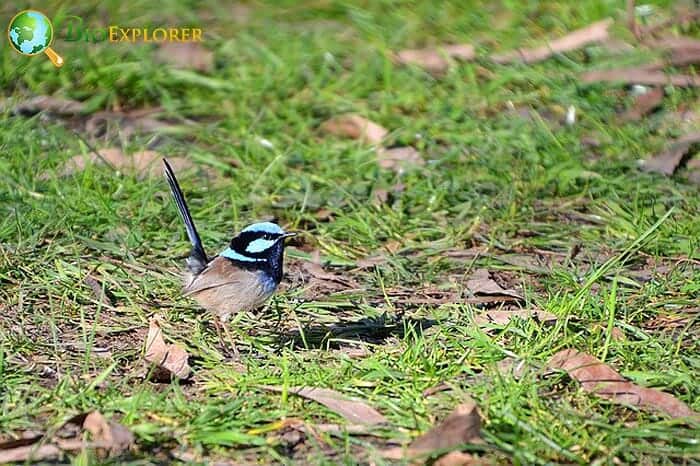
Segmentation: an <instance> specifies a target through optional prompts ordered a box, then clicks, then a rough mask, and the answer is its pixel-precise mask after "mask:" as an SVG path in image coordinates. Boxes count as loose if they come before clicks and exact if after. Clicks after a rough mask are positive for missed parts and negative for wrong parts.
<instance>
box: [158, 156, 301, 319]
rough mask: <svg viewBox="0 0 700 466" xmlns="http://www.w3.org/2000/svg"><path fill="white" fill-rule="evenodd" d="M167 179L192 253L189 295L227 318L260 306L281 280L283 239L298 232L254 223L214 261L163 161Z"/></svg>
mask: <svg viewBox="0 0 700 466" xmlns="http://www.w3.org/2000/svg"><path fill="white" fill-rule="evenodd" d="M163 164H164V166H165V177H166V178H167V179H168V184H170V190H171V191H172V193H173V197H174V198H175V203H176V204H177V208H178V210H179V211H180V216H181V217H182V220H183V221H184V222H185V229H186V230H187V236H188V237H189V239H190V243H192V251H191V252H190V255H189V257H188V258H187V262H186V266H187V272H186V273H185V287H184V291H185V295H186V296H192V297H193V298H195V299H196V300H197V302H198V303H199V304H200V305H201V306H202V307H203V308H204V309H206V310H208V311H210V312H212V313H214V314H216V315H217V316H218V317H219V318H220V319H221V321H222V322H226V320H228V318H229V317H231V316H232V315H234V314H236V313H238V312H245V311H249V310H252V309H255V308H258V307H260V306H261V305H262V304H263V303H264V302H265V301H267V299H268V298H269V297H270V296H272V294H273V293H274V292H275V290H276V289H277V285H279V283H280V281H281V280H282V274H283V270H282V264H283V260H284V240H285V238H289V237H290V236H294V235H295V234H296V233H291V232H285V231H284V230H283V229H282V228H281V227H280V226H279V225H277V224H276V223H272V222H261V223H254V224H252V225H249V226H247V227H245V228H244V229H243V230H241V232H240V233H238V235H236V236H234V237H233V239H232V240H231V243H230V244H229V246H228V248H226V249H225V250H224V251H223V252H221V253H220V254H219V255H218V256H215V257H214V258H212V259H210V258H209V257H208V256H207V254H206V252H204V247H203V246H202V241H201V239H200V238H199V234H198V233H197V229H196V228H195V226H194V221H193V220H192V216H191V215H190V211H189V209H188V208H187V203H186V202H185V196H184V195H183V194H182V190H181V189H180V185H179V184H178V182H177V179H176V178H175V173H173V169H172V168H171V167H170V164H169V163H168V161H167V160H165V159H163Z"/></svg>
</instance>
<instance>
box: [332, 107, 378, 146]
mask: <svg viewBox="0 0 700 466" xmlns="http://www.w3.org/2000/svg"><path fill="white" fill-rule="evenodd" d="M320 129H321V130H322V131H324V132H326V133H328V134H332V135H334V136H343V137H347V138H351V139H359V140H361V141H364V142H367V143H369V144H379V143H381V142H382V140H383V139H384V138H385V137H386V135H387V134H389V131H388V130H387V129H385V128H384V127H382V126H380V125H378V124H376V123H374V122H372V121H370V120H368V119H366V118H363V117H361V116H360V115H355V114H351V113H349V114H346V115H339V116H336V117H333V118H331V119H329V120H326V121H325V122H323V123H322V124H321V126H320Z"/></svg>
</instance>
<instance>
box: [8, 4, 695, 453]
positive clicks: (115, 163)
mask: <svg viewBox="0 0 700 466" xmlns="http://www.w3.org/2000/svg"><path fill="white" fill-rule="evenodd" d="M47 3H48V5H47V6H43V10H42V11H44V12H45V13H46V14H47V15H48V16H49V17H51V18H52V19H53V20H54V22H58V21H59V19H60V18H66V17H67V16H69V15H77V16H80V17H82V18H83V20H84V24H85V25H89V26H90V27H92V28H98V27H101V28H105V27H107V26H108V25H111V24H117V25H120V26H130V27H142V26H143V27H145V26H147V25H167V26H189V27H200V28H202V29H203V31H204V38H205V41H204V43H203V46H204V47H205V49H206V51H209V52H213V56H211V55H207V54H206V53H205V51H202V50H200V51H199V53H198V54H197V55H196V56H194V57H190V58H187V59H185V61H186V63H185V65H184V66H181V67H176V66H175V65H172V64H168V63H163V61H167V60H168V58H169V57H167V55H168V54H167V53H163V51H162V50H158V47H157V46H156V45H154V44H141V43H137V44H127V43H109V42H99V43H91V42H85V41H81V42H71V41H66V40H64V39H65V38H64V37H62V36H61V35H60V28H59V27H56V29H57V30H58V32H57V38H56V40H55V43H54V45H53V48H54V50H56V52H58V53H60V54H61V55H62V56H63V57H64V59H65V60H66V64H65V65H64V66H63V67H62V68H60V69H56V68H54V67H53V65H52V64H51V63H50V62H49V60H48V59H47V58H46V57H45V56H43V55H40V56H36V57H25V56H21V55H19V54H17V53H16V52H15V51H13V50H11V49H10V47H9V46H7V45H8V44H7V40H6V39H5V40H3V47H2V50H1V51H0V67H1V71H0V86H1V88H2V97H1V99H2V103H1V105H0V107H1V110H2V116H1V117H0V118H2V123H1V124H0V458H2V454H3V451H4V450H5V451H6V450H8V449H9V448H10V447H11V446H12V445H11V444H9V443H8V442H10V441H13V440H17V439H24V440H25V443H27V444H28V445H32V447H31V448H34V449H35V451H36V450H37V449H38V448H39V446H40V445H41V444H43V445H46V444H51V443H56V442H59V443H60V441H59V440H61V439H63V440H65V438H67V437H71V438H73V440H75V439H76V438H77V439H78V440H80V441H85V442H87V441H89V440H90V438H91V437H90V436H88V435H87V434H81V433H80V432H68V433H66V431H70V430H71V428H72V429H73V431H75V430H76V428H75V425H73V427H70V426H66V425H64V424H65V423H66V421H67V420H69V419H71V418H73V417H74V416H77V415H81V414H84V413H88V412H92V411H99V412H100V413H101V414H102V415H103V416H104V417H105V418H106V419H108V420H111V422H113V423H119V424H120V425H122V426H124V427H125V428H126V429H128V431H130V432H131V433H132V434H133V441H131V442H129V443H130V446H129V447H128V451H112V452H111V454H109V452H106V451H105V450H106V449H108V448H75V447H74V448H68V447H66V448H63V447H61V448H60V452H58V453H55V454H54V455H52V456H51V458H57V460H58V461H62V462H67V463H73V464H98V463H99V464H156V463H158V464H164V463H170V462H174V463H178V464H181V463H188V464H213V463H217V462H218V463H217V464H222V465H224V464H252V463H255V464H270V463H277V464H402V463H405V464H408V463H409V462H410V459H408V458H403V459H396V458H394V459H392V458H391V457H387V455H386V454H385V452H386V451H387V449H389V448H392V447H402V446H406V445H407V444H409V443H410V442H411V441H412V440H413V439H415V438H416V437H418V436H420V435H421V434H424V433H425V432H428V431H429V430H430V429H431V428H432V427H434V426H436V425H439V424H440V422H441V421H442V420H443V419H445V418H446V417H447V416H448V415H449V414H450V412H452V411H453V410H454V409H455V408H456V407H457V406H458V405H460V404H470V403H475V405H476V406H478V411H479V413H480V417H481V431H480V434H479V435H478V436H479V437H480V439H481V440H480V441H476V442H472V441H468V442H467V441H465V442H464V443H463V444H461V445H460V442H458V444H457V445H454V446H452V447H451V448H449V449H457V450H462V451H465V452H468V453H469V455H470V456H469V457H466V456H463V457H461V458H462V461H463V462H462V463H456V462H455V463H450V464H473V463H474V464H475V463H476V462H477V461H482V462H483V464H601V465H602V464H698V463H700V443H699V440H698V439H699V438H700V435H699V434H700V421H699V419H700V418H698V417H697V415H695V417H693V416H681V417H678V416H671V415H669V414H668V413H667V412H664V411H663V409H661V410H660V409H659V407H658V406H655V405H654V403H652V405H651V406H646V405H640V404H639V403H635V402H634V401H630V400H629V399H627V400H626V401H625V400H623V401H625V402H624V403H617V402H616V401H619V398H620V397H619V396H617V395H614V396H612V397H606V396H598V395H600V393H598V395H597V394H596V393H595V392H596V390H597V388H596V387H593V388H591V383H590V382H589V383H588V384H587V383H586V382H585V380H583V381H582V380H581V379H580V378H579V379H577V378H576V377H575V376H574V374H570V373H567V372H566V371H564V370H557V369H556V368H553V367H552V364H551V359H552V357H553V356H555V355H556V354H558V353H559V352H560V351H562V350H567V349H571V350H576V351H579V352H581V353H587V354H589V355H591V356H594V357H595V358H597V359H598V360H600V361H602V362H603V363H605V364H607V365H608V366H610V367H611V368H613V369H614V370H616V371H617V372H618V373H619V374H621V375H622V376H623V377H624V378H625V379H626V380H628V381H630V382H633V383H634V384H637V385H639V386H642V387H648V388H654V389H658V390H659V391H661V392H665V393H666V394H669V395H671V396H673V397H675V399H677V400H680V401H681V402H683V403H685V404H686V405H687V406H688V407H689V409H690V410H693V411H695V412H696V413H697V412H698V411H700V382H699V381H700V352H699V350H700V344H699V343H698V342H699V341H700V340H699V338H700V327H699V325H698V324H699V323H700V312H699V311H700V308H699V307H698V306H699V304H698V303H699V302H700V248H699V246H700V196H699V194H700V188H699V185H698V184H694V183H693V182H692V179H693V173H692V171H691V167H692V163H691V162H688V168H685V167H684V166H681V167H680V168H679V169H678V171H677V173H675V174H674V175H672V176H664V175H661V174H658V173H649V172H646V171H643V170H640V161H641V160H644V159H647V158H649V157H652V156H654V155H655V154H658V153H660V152H661V151H663V150H664V149H665V148H666V147H668V145H669V143H671V142H672V141H673V140H675V139H676V138H678V137H680V136H682V135H684V134H688V133H691V132H693V131H696V132H697V130H698V129H700V117H699V116H698V115H700V113H698V112H700V101H699V100H698V97H699V96H698V91H697V90H694V89H693V88H692V87H691V88H682V87H673V86H666V87H665V88H664V89H663V90H664V93H665V97H664V98H663V101H662V102H661V104H660V107H659V108H658V109H656V111H655V112H653V113H649V114H647V115H645V116H642V117H641V118H639V119H636V120H632V119H627V118H622V117H621V115H622V114H623V112H624V110H625V109H627V108H630V107H632V106H633V105H634V104H633V101H634V98H635V97H634V92H636V91H638V90H639V89H638V88H631V87H625V86H624V85H621V84H611V83H584V82H582V80H581V79H579V77H580V75H581V74H582V73H583V72H586V71H589V70H601V69H609V68H614V67H620V66H625V65H629V66H632V65H637V64H640V63H646V62H648V61H650V60H653V59H655V58H656V57H658V56H659V53H658V52H657V51H655V50H653V49H652V48H650V47H644V46H639V45H637V44H636V42H635V39H634V37H633V35H632V34H631V32H630V31H629V29H628V28H627V26H626V11H625V6H624V2H620V1H612V0H585V1H579V2H538V1H529V0H528V1H518V2H516V1H509V0H504V1H501V2H464V1H462V0H454V1H449V2H440V3H439V6H438V5H436V2H431V1H416V2H404V1H388V0H386V1H376V2H375V1H353V2H350V1H336V0H320V1H318V0H317V1H311V0H302V1H291V0H285V1H271V0H266V1H262V0H260V1H255V2H250V3H235V4H232V5H227V4H225V3H226V2H214V1H203V2H176V1H174V0H162V1H160V2H141V3H142V4H143V5H140V6H138V7H137V6H130V5H128V4H127V3H126V2H118V1H115V0H109V1H102V2H97V1H88V2H81V3H80V5H79V6H75V5H72V4H70V3H68V2H47ZM185 3H188V4H185ZM219 3H221V4H219ZM688 4H690V2H688ZM673 7H674V5H673V2H663V1H661V2H653V4H652V6H651V7H649V6H646V7H644V8H641V9H640V8H638V10H639V11H640V12H641V13H643V14H647V13H648V14H649V16H648V17H646V20H647V21H648V22H649V23H655V22H657V21H662V20H664V19H666V18H672V17H673V15H674V14H675V13H674V10H673ZM21 9H22V8H21V6H17V5H16V4H14V5H3V6H2V7H0V12H2V16H1V18H2V21H3V27H4V24H6V22H9V19H10V18H11V17H12V16H13V14H14V13H16V12H17V11H19V10H21ZM608 17H610V18H613V19H614V20H615V21H614V24H613V25H612V26H611V28H610V34H611V36H612V37H613V38H615V40H616V41H617V44H618V46H617V48H615V47H613V46H605V45H604V44H589V45H588V46H586V47H585V48H578V49H577V50H574V51H571V52H569V53H565V54H557V55H555V56H552V57H550V58H549V59H546V60H543V61H541V62H538V63H533V64H523V63H507V64H502V65H499V64H495V63H493V62H492V61H490V60H489V59H488V57H489V56H490V55H491V54H494V53H503V52H507V51H511V50H513V49H515V48H517V47H535V46H538V45H542V44H543V43H544V42H545V41H547V40H551V39H556V38H558V37H562V36H563V35H565V34H566V33H568V32H570V31H573V30H575V29H577V28H582V27H585V26H587V25H589V24H591V23H593V22H596V21H599V20H602V19H604V18H608ZM664 34H668V35H672V36H673V35H676V36H678V35H684V36H689V37H695V38H697V37H700V28H698V27H697V26H694V25H692V24H671V25H670V26H668V28H667V29H666V30H665V31H664ZM620 41H624V43H627V44H633V45H632V46H631V47H630V48H629V49H624V50H623V51H620V46H619V43H620ZM456 43H470V44H474V45H475V47H476V53H477V55H478V57H477V58H476V59H474V60H461V61H460V60H451V61H450V66H449V68H447V69H445V70H444V71H442V72H440V73H431V72H428V71H426V70H424V69H421V67H419V66H404V65H401V64H399V63H397V62H396V59H395V56H394V52H397V51H399V50H403V49H407V48H416V47H425V46H440V45H444V44H456ZM163 55H166V56H165V57H163ZM443 56H444V55H443ZM198 60H201V61H202V63H200V62H199V61H198ZM685 72H686V74H688V73H690V74H692V73H693V69H692V67H691V69H690V71H688V70H686V71H685ZM36 96H53V97H55V98H60V99H68V100H69V101H72V102H73V104H74V105H77V106H79V108H77V109H76V108H65V107H64V108H56V106H54V107H51V105H48V104H46V102H44V103H39V104H37V103H36V102H34V103H31V102H30V103H29V104H27V102H28V101H29V100H30V99H32V98H34V97H36ZM23 105H24V106H23ZM572 109H573V110H572ZM574 111H575V118H574V119H573V120H572V116H574V115H573V113H572V112H574ZM347 114H354V115H359V116H361V117H362V118H365V119H367V120H369V121H371V122H374V123H376V124H377V125H380V126H381V127H383V128H385V129H386V130H387V133H386V134H385V135H382V137H381V138H380V139H381V142H380V144H381V145H382V146H383V147H385V148H396V147H403V148H411V147H412V148H414V149H415V151H416V152H414V153H413V155H415V154H416V153H417V154H418V155H419V156H418V157H417V158H409V160H404V161H400V162H399V163H393V162H391V161H390V162H388V163H384V164H382V163H378V158H379V159H381V158H382V157H385V156H386V154H387V152H386V150H385V149H381V148H380V149H378V148H377V147H375V145H376V144H372V141H367V140H362V139H361V138H357V137H355V138H353V137H343V135H341V134H338V132H339V130H337V129H336V130H333V128H332V127H331V128H330V129H329V127H328V126H329V124H328V121H329V120H331V121H333V119H334V118H335V119H337V118H339V117H342V116H343V115H347ZM567 116H568V118H569V122H568V123H567ZM570 123H571V124H570ZM340 132H342V130H340ZM106 149H107V150H108V151H107V153H110V152H109V151H110V150H111V151H112V152H111V154H113V155H114V154H116V155H115V158H113V159H110V161H111V163H109V164H104V163H86V162H84V163H82V164H81V163H78V164H76V163H72V164H71V162H68V161H69V160H71V158H72V157H74V156H76V155H77V156H79V160H81V161H83V160H89V159H90V157H94V154H95V152H100V153H101V154H104V151H105V150H106ZM143 151H152V152H146V153H145V155H144V152H143ZM123 154H135V155H134V157H136V159H138V158H139V157H141V158H143V157H152V158H154V159H155V162H154V163H153V164H152V165H151V166H150V167H146V168H143V169H136V170H135V169H134V168H133V167H129V166H128V164H127V165H124V166H120V165H121V164H122V162H123V160H122V159H123V158H124V157H123ZM399 154H400V155H401V154H403V155H405V154H404V153H399ZM691 155H692V152H691ZM161 156H165V157H168V158H169V159H171V160H173V159H175V160H178V161H179V162H181V166H180V169H178V170H177V173H178V177H179V179H180V183H181V185H182V188H183V190H184V191H185V194H186V196H187V199H188V202H189V206H190V209H191V211H192V214H193V216H194V219H195V221H196V222H197V225H198V229H199V232H200V234H201V236H202V238H203V241H204V244H205V247H206V248H207V251H208V252H209V254H212V255H213V254H216V253H218V252H220V251H221V250H223V249H224V248H225V247H226V245H227V243H228V241H229V240H230V238H231V237H232V236H233V235H234V234H235V232H237V231H239V230H240V229H241V228H243V227H245V226H246V225H248V224H250V223H253V222H256V221H262V220H270V219H275V220H276V221H277V222H279V223H280V224H281V225H282V226H284V227H285V228H286V229H289V230H293V231H297V232H299V233H300V234H299V235H298V236H297V237H296V238H294V239H293V240H291V241H289V243H288V247H287V250H286V257H285V267H286V268H285V272H286V273H285V278H284V280H283V283H282V286H281V287H280V290H279V291H278V293H277V294H276V295H275V296H274V297H273V298H272V299H271V300H270V301H269V302H268V304H267V305H266V306H265V307H264V308H262V309H259V310H257V311H255V312H249V313H243V314H239V315H237V316H236V317H235V318H233V319H232V320H231V321H230V322H229V324H228V326H229V330H230V333H231V335H232V336H233V338H234V339H235V341H236V346H237V348H238V350H239V351H240V358H239V359H238V360H236V359H235V358H234V357H232V355H231V351H230V347H228V346H227V345H226V344H225V342H224V343H222V341H220V338H219V335H218V333H217V331H216V329H215V327H214V326H213V325H212V321H211V318H210V317H209V316H208V315H207V314H206V313H204V312H203V311H202V310H201V309H199V308H198V307H197V305H196V302H195V301H193V300H192V299H190V298H187V297H184V296H182V294H181V284H182V282H181V278H180V274H181V272H182V269H183V266H184V258H185V257H186V256H187V254H188V252H189V243H188V242H187V238H186V236H185V234H184V228H183V225H182V223H181V220H180V218H179V217H178V214H177V210H176V208H175V204H174V202H173V201H172V198H171V197H170V192H169V189H168V185H167V183H166V181H165V179H164V178H163V176H162V170H161V167H160V157H161ZM180 159H181V160H180ZM151 169H152V172H151ZM488 287H491V288H490V290H486V289H485V288H488ZM494 287H495V288H496V289H497V290H496V292H494V291H493V288H494ZM482 288H483V289H482ZM480 289H481V291H480ZM522 311H530V312H522ZM506 313H508V314H506ZM513 314H517V315H519V316H520V317H515V316H513ZM156 315H157V316H159V317H158V319H159V324H160V327H161V329H162V332H163V335H164V338H165V341H166V342H167V343H172V344H177V345H180V346H181V347H182V348H184V350H186V352H187V353H188V354H189V365H190V366H191V368H192V373H191V375H190V376H189V377H187V378H185V379H179V378H177V377H173V378H172V379H171V378H169V377H168V378H163V377H162V376H161V377H154V370H153V368H152V367H151V366H149V365H148V363H147V362H146V361H145V360H144V354H145V352H146V351H145V342H146V338H147V335H148V332H149V321H151V319H152V318H153V317H154V316H156ZM494 316H497V317H498V318H496V317H494ZM504 316H506V317H504ZM511 317H512V318H511ZM161 375H162V374H161ZM603 383H604V382H603ZM594 385H595V384H594ZM270 386H274V387H276V388H277V391H273V390H270V389H269V387H270ZM266 387H267V388H266ZM293 387H320V388H327V389H333V390H335V391H337V392H339V393H341V394H342V395H343V396H345V397H348V398H353V399H355V400H360V401H362V402H364V403H365V404H366V405H368V406H370V407H372V408H374V409H375V410H376V411H377V412H378V413H380V414H381V415H382V416H384V418H385V421H384V422H381V423H378V424H373V425H365V424H361V423H353V422H349V421H347V420H346V419H344V417H343V416H342V415H341V414H342V412H340V413H339V411H338V410H337V409H329V408H327V407H325V406H324V405H322V404H320V403H317V402H314V401H312V400H308V399H305V398H303V397H300V396H296V395H295V394H294V393H292V392H293V391H294V390H293ZM80 422H82V421H80ZM80 422H78V424H80ZM69 424H70V423H69ZM78 430H79V429H78ZM39 436H43V437H42V438H41V439H38V438H39ZM57 437H60V439H59V440H56V438H57ZM27 439H29V440H27ZM32 439H33V440H32ZM93 440H94V438H93ZM20 443H21V442H20ZM15 446H16V444H15ZM440 453H444V450H443V451H441V452H436V453H435V454H434V455H433V459H434V458H435V457H436V456H437V455H438V454H440ZM433 459H429V460H428V461H433ZM424 460H425V457H424V458H423V459H422V460H420V461H424ZM455 461H456V460H455Z"/></svg>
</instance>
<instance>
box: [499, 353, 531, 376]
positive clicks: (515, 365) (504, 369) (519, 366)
mask: <svg viewBox="0 0 700 466" xmlns="http://www.w3.org/2000/svg"><path fill="white" fill-rule="evenodd" d="M496 369H497V370H498V373H499V374H502V375H506V376H513V378H514V379H516V380H519V379H522V378H523V376H524V375H525V374H526V373H527V372H528V371H529V370H530V369H531V368H530V366H528V365H527V364H526V363H525V361H524V360H522V359H516V358H512V357H507V358H504V359H501V360H500V361H498V363H496Z"/></svg>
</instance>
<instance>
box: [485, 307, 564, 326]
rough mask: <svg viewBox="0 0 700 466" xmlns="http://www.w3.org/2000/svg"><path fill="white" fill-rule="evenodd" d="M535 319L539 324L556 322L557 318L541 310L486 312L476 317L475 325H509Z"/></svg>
mask: <svg viewBox="0 0 700 466" xmlns="http://www.w3.org/2000/svg"><path fill="white" fill-rule="evenodd" d="M514 318H520V319H534V320H536V321H537V322H542V323H552V322H556V320H557V316H555V315H554V314H552V313H551V312H547V311H540V310H525V309H522V310H514V311H486V312H482V313H480V314H477V315H476V316H475V317H474V323H475V324H477V325H486V324H496V325H507V324H508V323H509V322H510V321H511V320H512V319H514Z"/></svg>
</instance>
